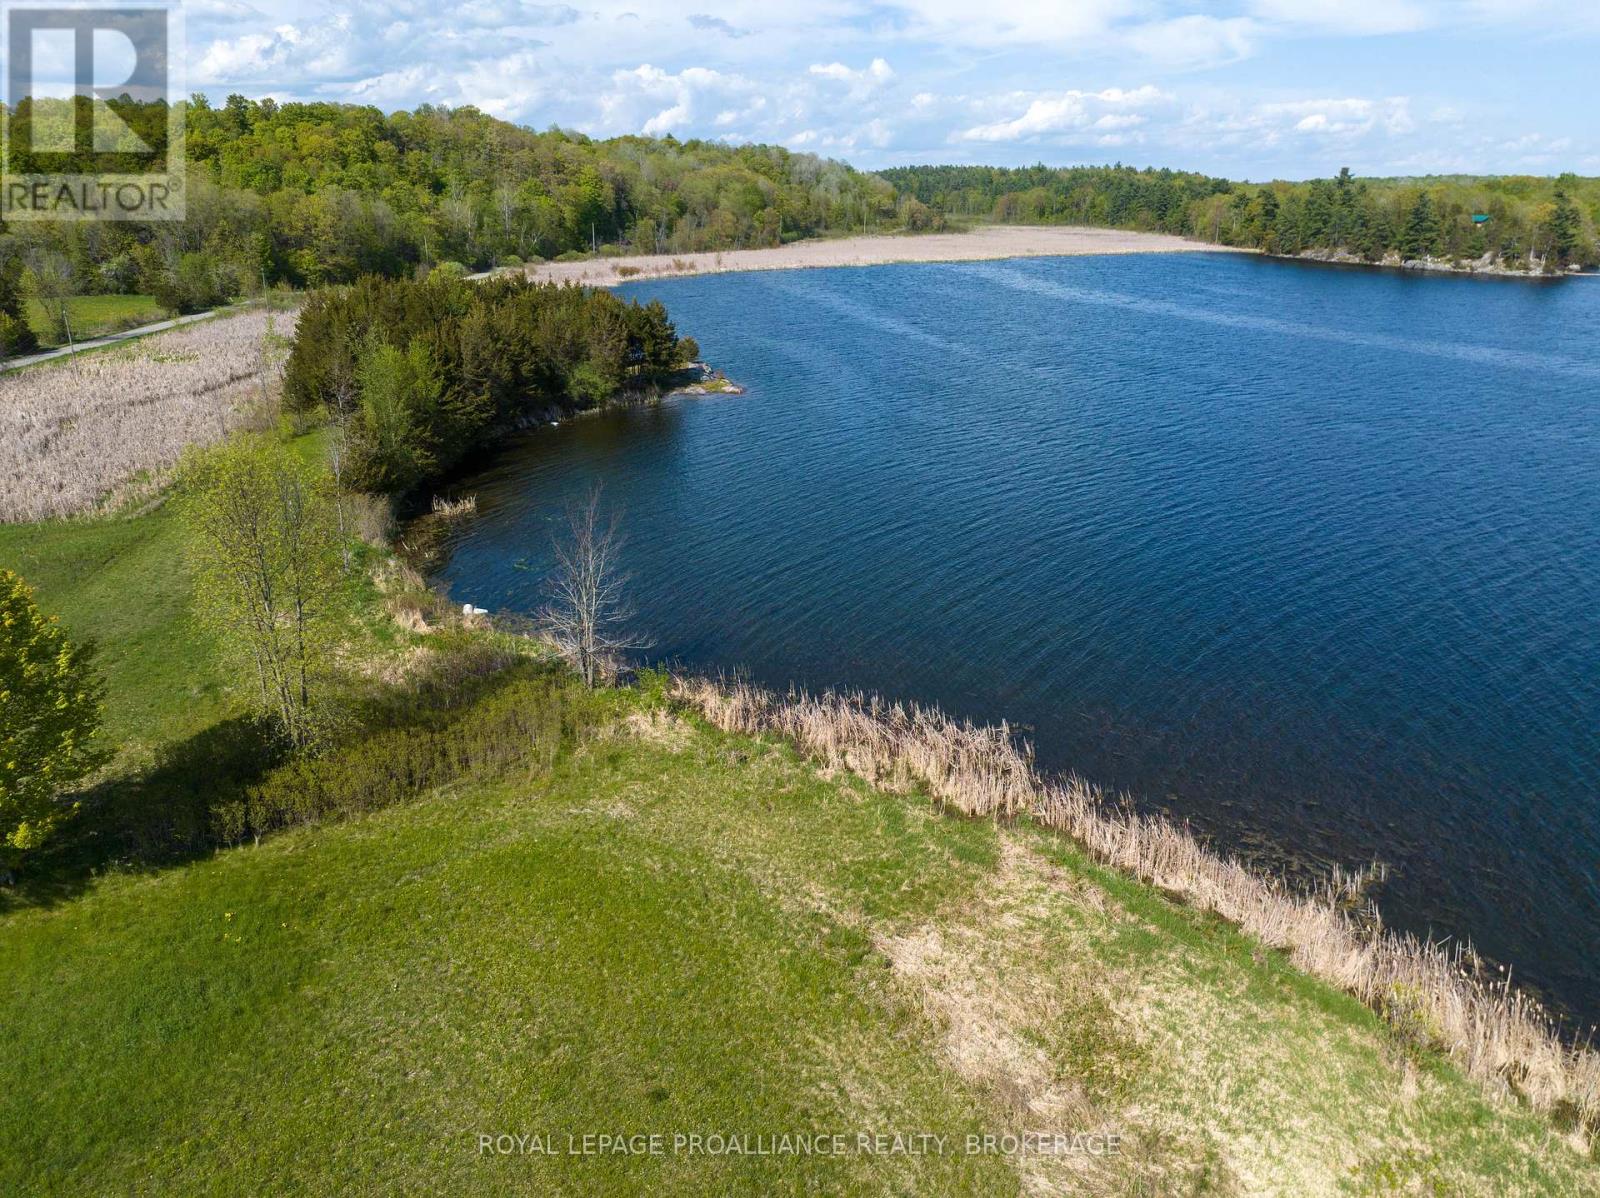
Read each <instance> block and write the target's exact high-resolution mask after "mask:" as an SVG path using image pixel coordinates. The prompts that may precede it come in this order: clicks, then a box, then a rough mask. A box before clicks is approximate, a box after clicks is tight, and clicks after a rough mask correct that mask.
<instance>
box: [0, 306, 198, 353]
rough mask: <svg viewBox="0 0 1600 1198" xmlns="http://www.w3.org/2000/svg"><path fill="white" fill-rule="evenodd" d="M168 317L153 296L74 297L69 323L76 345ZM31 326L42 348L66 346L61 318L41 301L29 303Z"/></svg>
mask: <svg viewBox="0 0 1600 1198" xmlns="http://www.w3.org/2000/svg"><path fill="white" fill-rule="evenodd" d="M166 315H167V312H166V310H165V309H164V308H162V306H161V305H160V304H158V303H157V302H156V299H155V297H154V296H151V295H74V296H72V297H70V298H69V299H68V300H67V319H68V320H69V321H71V322H72V339H73V340H74V341H87V340H88V339H89V338H91V337H102V336H104V335H105V334H107V333H117V332H121V331H122V330H123V329H131V328H133V327H134V326H135V325H141V324H149V323H150V322H152V321H156V320H160V319H162V318H163V317H164V316H166ZM28 325H29V327H31V328H32V329H33V331H34V332H35V333H37V334H38V335H39V343H40V345H42V346H45V347H49V346H53V345H65V344H66V338H64V337H63V336H62V335H61V316H60V314H59V313H58V312H57V311H55V310H54V308H53V307H52V308H47V307H46V306H45V304H44V303H43V302H42V301H40V300H38V299H30V300H29V301H28Z"/></svg>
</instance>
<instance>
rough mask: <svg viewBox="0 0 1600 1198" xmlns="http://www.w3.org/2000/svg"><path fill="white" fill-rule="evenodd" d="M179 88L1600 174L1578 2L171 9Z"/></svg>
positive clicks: (548, 120) (706, 129)
mask: <svg viewBox="0 0 1600 1198" xmlns="http://www.w3.org/2000/svg"><path fill="white" fill-rule="evenodd" d="M184 7H185V12H186V14H187V23H188V86H189V88H190V89H191V90H196V91H204V92H206V93H208V94H209V95H211V96H212V98H213V99H214V100H220V99H221V98H222V97H223V96H224V95H226V94H227V93H228V92H230V91H238V92H243V93H245V94H246V95H251V96H257V97H259V96H265V95H272V96H276V97H278V98H280V99H283V98H295V99H310V98H322V99H337V100H344V101H354V102H360V103H371V104H376V105H378V106H379V107H381V108H384V109H386V110H390V109H395V108H401V107H412V106H414V105H416V104H418V103H422V102H433V103H443V104H451V105H459V104H475V105H477V106H478V107H479V108H482V109H484V110H485V111H488V112H491V113H493V114H495V115H496V116H501V117H505V118H506V119H509V120H513V121H517V122H519V123H522V124H528V125H532V126H535V127H540V128H542V127H545V126H548V125H551V124H561V125H563V126H567V127H570V128H576V129H581V130H584V131H585V132H588V133H591V134H594V135H597V136H604V135H610V134H618V133H667V132H671V133H674V134H676V135H678V136H679V137H690V136H698V137H707V138H726V139H729V140H733V141H769V142H777V143H781V144H783V145H787V146H790V147H792V148H796V149H807V150H813V151H816V152H818V153H822V154H826V155H830V156H834V157H840V158H844V159H846V160H848V161H850V162H853V163H855V164H857V165H859V166H863V167H869V168H873V167H882V166H892V165H896V164H900V163H907V162H989V163H997V164H1017V163H1028V162H1037V161H1041V160H1042V161H1044V162H1048V163H1052V164H1067V163H1074V162H1111V161H1117V160H1120V161H1124V162H1131V163H1135V164H1138V165H1155V166H1176V167H1187V168H1191V169H1197V170H1205V171H1211V172H1215V173H1219V174H1226V175H1229V176H1232V177H1235V178H1248V179H1263V178H1272V177H1279V178H1304V177H1308V176H1312V175H1325V174H1329V173H1332V172H1333V171H1335V170H1337V169H1338V168H1339V167H1340V166H1345V165H1348V166H1350V167H1351V168H1352V169H1354V170H1356V171H1357V172H1358V173H1363V174H1423V173H1441V172H1457V171H1461V172H1497V173H1500V172H1531V173H1540V174H1546V173H1556V172H1559V171H1563V170H1574V171H1578V172H1580V173H1585V174H1600V121H1597V120H1596V116H1597V113H1600V89H1597V88H1596V85H1595V75H1596V69H1597V63H1600V0H1339V2H1330V0H1233V2H1231V3H1197V2H1192V0H1191V2H1184V0H1056V2H1055V3H1049V2H1043V0H1031V2H1025V3H1017V2H1009V0H988V2H981V3H980V2H977V0H904V2H903V3H897V4H883V3H869V2H855V0H818V2H816V3H791V4H784V3H774V2H773V0H735V2H729V3H723V2H719V0H687V3H685V4H681V5H677V4H661V3H655V2H653V0H617V2H616V3H610V2H604V3H582V2H581V0H580V2H576V3H574V4H572V5H567V4H530V3H519V2H516V0H466V2H465V3H461V4H448V3H439V2H434V3H422V2H420V0H396V2H389V3H376V2H372V3H367V2H361V3H354V4H323V3H316V2H312V0H282V2H279V3H274V4H270V5H268V4H264V3H263V4H261V5H259V6H257V5H252V4H251V3H248V2H246V0H191V2H190V3H188V4H186V5H185V6H184Z"/></svg>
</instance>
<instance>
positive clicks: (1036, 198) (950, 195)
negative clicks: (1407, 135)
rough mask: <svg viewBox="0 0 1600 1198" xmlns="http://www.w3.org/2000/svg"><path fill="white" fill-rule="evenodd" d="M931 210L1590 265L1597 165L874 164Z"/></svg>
mask: <svg viewBox="0 0 1600 1198" xmlns="http://www.w3.org/2000/svg"><path fill="white" fill-rule="evenodd" d="M881 177H882V178H884V179H885V180H887V181H888V182H889V183H890V184H892V185H893V186H894V187H895V188H896V190H897V191H898V192H900V193H901V194H902V196H903V197H905V198H906V199H908V200H915V201H916V202H918V203H920V204H923V205H926V206H927V207H928V208H929V209H930V210H932V211H933V212H934V213H935V214H936V215H937V216H944V217H953V218H957V219H992V220H997V221H1008V222H1012V223H1023V224H1090V225H1109V226H1114V227H1117V228H1129V229H1150V230H1159V231H1161V232H1166V233H1177V234H1182V235H1184V236H1189V237H1198V238H1201V239H1202V240H1205V241H1213V242H1218V243H1221V244H1223V245H1237V246H1249V247H1252V248H1256V249H1263V250H1266V251H1268V252H1269V253H1281V254H1300V253H1306V252H1330V253H1331V252H1343V253H1348V254H1351V255H1355V256H1357V257H1360V258H1362V259H1364V260H1366V261H1369V262H1380V261H1383V260H1385V259H1390V260H1394V259H1396V258H1398V259H1400V260H1406V261H1410V260H1416V259H1422V258H1436V259H1446V260H1451V261H1488V260H1493V261H1496V262H1498V263H1500V264H1501V265H1504V266H1507V267H1510V268H1513V269H1556V268H1558V267H1565V266H1574V265H1581V266H1595V265H1600V237H1597V236H1596V228H1597V227H1600V179H1579V178H1577V177H1576V176H1573V175H1563V176H1561V177H1560V178H1558V179H1548V178H1533V177H1528V176H1504V177H1491V178H1465V177H1453V176H1452V177H1434V178H1424V179H1358V178H1356V177H1354V176H1352V175H1351V174H1350V172H1349V171H1348V170H1344V171H1341V172H1340V173H1339V174H1338V176H1337V177H1335V178H1332V179H1313V180H1310V181H1308V182H1303V183H1282V182H1278V183H1268V184H1259V185H1257V184H1248V183H1233V182H1230V181H1229V180H1227V179H1216V178H1210V177H1208V176H1205V175H1196V174H1189V173H1186V172H1182V171H1171V170H1135V169H1134V168H1133V167H1128V166H1121V165H1118V166H1108V167H1066V168H1054V167H1046V166H1043V165H1040V166H1032V167H1021V168H1003V167H987V166H910V167H899V168H896V169H894V170H886V171H883V172H881Z"/></svg>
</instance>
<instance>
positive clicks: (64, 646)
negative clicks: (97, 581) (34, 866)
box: [0, 570, 105, 878]
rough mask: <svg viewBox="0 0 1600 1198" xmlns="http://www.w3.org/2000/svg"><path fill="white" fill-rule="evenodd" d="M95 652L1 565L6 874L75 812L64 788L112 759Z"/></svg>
mask: <svg viewBox="0 0 1600 1198" xmlns="http://www.w3.org/2000/svg"><path fill="white" fill-rule="evenodd" d="M92 656H93V654H92V647H91V646H90V645H87V644H74V643H73V642H72V641H71V640H69V639H68V638H67V634H66V632H65V631H64V630H63V629H62V628H61V626H60V624H58V623H57V622H56V620H55V619H54V618H53V617H50V616H46V615H45V614H44V613H43V612H41V611H40V610H39V607H38V605H37V604H36V603H35V602H34V599H33V593H32V592H31V591H30V590H29V589H28V586H27V584H25V583H24V582H23V581H22V578H21V577H20V576H18V575H17V574H14V573H12V572H11V571H9V570H0V876H4V877H6V878H9V877H10V876H11V872H12V870H14V869H15V868H16V866H17V864H18V863H19V862H20V861H21V860H22V858H23V856H24V855H25V854H26V853H28V852H30V851H32V850H33V849H36V848H38V847H39V846H40V845H41V844H43V843H44V842H45V841H46V840H47V839H49V837H50V834H51V833H52V832H54V831H55V829H56V828H57V826H59V825H60V824H61V822H62V821H63V820H65V819H66V818H68V817H69V816H70V815H71V814H72V812H73V811H74V810H75V807H74V806H73V805H72V804H69V803H64V802H63V801H62V795H63V794H64V793H65V792H66V791H68V790H70V789H71V788H72V786H73V785H74V784H75V783H77V782H79V781H81V780H82V779H83V778H84V777H86V776H87V775H88V774H89V773H91V772H92V771H93V770H94V769H95V768H96V767H98V766H99V765H100V764H101V763H102V762H103V761H104V759H105V755H104V752H103V751H102V750H101V749H100V747H99V746H98V744H97V743H96V738H95V734H96V732H97V731H98V729H99V727H100V716H101V711H102V708H103V705H104V694H105V691H104V685H103V683H102V682H101V680H100V677H99V675H98V674H97V673H96V671H95V669H94V665H93V661H92Z"/></svg>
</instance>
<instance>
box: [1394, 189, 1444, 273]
mask: <svg viewBox="0 0 1600 1198" xmlns="http://www.w3.org/2000/svg"><path fill="white" fill-rule="evenodd" d="M1438 248H1439V217H1438V215H1437V214H1436V213H1435V212H1434V210H1433V199H1432V197H1431V196H1429V195H1428V193H1427V192H1425V191H1423V192H1418V193H1417V198H1416V202H1415V203H1413V204H1412V205H1411V212H1410V214H1409V215H1408V216H1407V217H1406V224H1405V228H1404V229H1403V230H1402V231H1401V233H1400V256H1401V257H1402V258H1404V259H1405V260H1406V261H1408V262H1410V261H1413V260H1414V259H1417V258H1426V257H1429V256H1431V255H1432V254H1433V253H1434V252H1435V251H1436V250H1437V249H1438Z"/></svg>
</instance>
